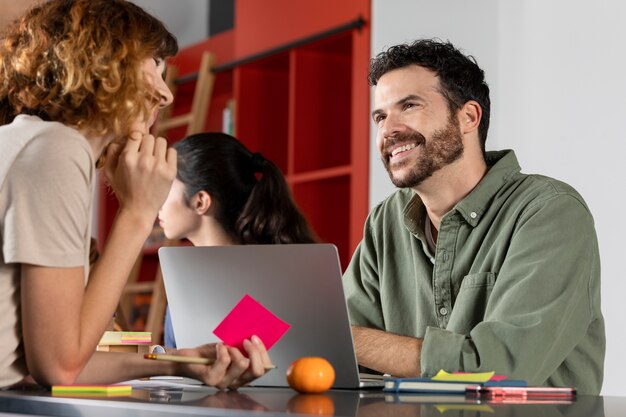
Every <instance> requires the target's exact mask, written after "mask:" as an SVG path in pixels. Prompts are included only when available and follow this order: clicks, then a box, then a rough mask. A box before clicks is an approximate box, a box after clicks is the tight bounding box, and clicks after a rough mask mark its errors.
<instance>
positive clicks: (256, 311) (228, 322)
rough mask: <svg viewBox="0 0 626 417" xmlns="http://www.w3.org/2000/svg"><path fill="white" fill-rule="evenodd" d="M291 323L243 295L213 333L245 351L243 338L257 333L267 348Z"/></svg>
mask: <svg viewBox="0 0 626 417" xmlns="http://www.w3.org/2000/svg"><path fill="white" fill-rule="evenodd" d="M290 327H291V325H290V324H289V323H286V322H284V321H282V320H281V319H279V318H278V317H276V315H275V314H274V313H272V312H271V311H269V310H268V309H267V308H265V307H264V306H263V305H262V304H261V303H259V302H258V301H257V300H255V299H254V298H252V297H251V296H249V295H248V294H246V295H244V296H243V298H242V299H241V300H239V302H238V303H237V305H235V307H233V309H232V310H231V311H230V313H228V314H227V315H226V317H224V320H222V322H221V323H220V324H218V325H217V327H216V328H215V330H213V334H214V335H215V336H217V337H219V338H220V339H221V340H222V341H223V342H224V343H226V344H227V345H229V346H234V347H236V348H238V349H239V350H241V352H243V353H245V350H244V348H243V341H244V339H250V337H252V336H253V335H257V336H258V337H259V338H260V339H261V340H262V341H263V344H264V345H265V348H266V349H267V350H269V349H270V348H271V347H272V346H273V345H274V343H276V342H278V341H279V340H280V338H281V337H283V335H284V334H285V333H286V332H287V330H289V328H290Z"/></svg>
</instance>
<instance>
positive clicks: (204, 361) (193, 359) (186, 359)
mask: <svg viewBox="0 0 626 417" xmlns="http://www.w3.org/2000/svg"><path fill="white" fill-rule="evenodd" d="M143 357H144V358H145V359H152V360H155V361H169V362H180V363H196V364H200V365H210V364H212V363H213V361H212V360H210V359H208V358H200V357H197V356H178V355H164V354H156V353H146V354H144V355H143ZM264 368H265V370H266V371H269V370H272V369H274V368H276V365H265V366H264Z"/></svg>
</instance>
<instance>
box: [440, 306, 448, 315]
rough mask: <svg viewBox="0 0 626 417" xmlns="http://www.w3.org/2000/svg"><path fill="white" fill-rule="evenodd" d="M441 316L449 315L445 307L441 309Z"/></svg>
mask: <svg viewBox="0 0 626 417" xmlns="http://www.w3.org/2000/svg"><path fill="white" fill-rule="evenodd" d="M439 314H441V315H442V316H445V315H446V314H448V309H447V308H445V307H441V308H440V309H439Z"/></svg>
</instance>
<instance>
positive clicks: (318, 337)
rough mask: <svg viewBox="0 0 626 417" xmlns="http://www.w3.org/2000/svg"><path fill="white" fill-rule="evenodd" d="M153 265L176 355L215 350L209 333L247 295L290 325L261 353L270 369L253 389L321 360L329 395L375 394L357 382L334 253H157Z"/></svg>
mask: <svg viewBox="0 0 626 417" xmlns="http://www.w3.org/2000/svg"><path fill="white" fill-rule="evenodd" d="M159 260H160V263H161V268H162V271H163V280H164V283H165V290H166V294H167V299H168V303H169V308H170V314H171V316H172V324H173V327H174V335H175V337H176V344H177V345H178V346H179V347H193V346H198V345H201V344H204V343H210V342H218V341H219V339H218V338H217V337H216V336H215V335H214V334H213V329H215V327H216V326H217V325H218V324H219V323H221V321H222V320H223V319H224V317H225V316H226V315H227V314H228V313H229V312H230V311H231V310H232V308H233V307H234V306H235V305H236V304H237V303H238V302H239V300H241V298H242V297H243V296H244V295H249V296H251V297H252V298H254V299H255V300H257V301H258V302H259V303H261V304H262V305H263V306H264V307H266V308H267V309H269V310H270V311H271V312H273V313H274V314H275V315H276V316H278V317H279V318H280V319H282V320H283V321H285V322H287V323H289V324H290V325H291V327H290V328H289V330H288V331H287V332H286V333H285V334H284V336H283V337H282V338H281V339H280V340H279V341H278V342H276V344H275V345H274V346H273V347H272V348H271V349H270V352H269V353H270V357H271V358H272V361H273V362H274V364H275V365H277V367H278V368H277V369H275V370H272V371H270V372H268V373H267V374H266V375H265V376H263V377H261V378H259V379H258V380H257V381H255V383H254V385H258V386H287V381H286V378H285V372H286V370H287V368H288V367H289V365H290V364H291V363H292V362H293V361H294V360H296V359H298V358H300V357H302V356H321V357H324V358H326V359H327V360H328V361H329V362H330V363H331V364H332V365H333V367H334V368H335V383H334V385H333V387H334V388H367V387H382V385H383V384H382V378H367V379H365V378H359V373H358V367H357V363H356V358H355V354H354V346H353V343H352V332H351V328H350V322H349V320H348V311H347V307H346V301H345V298H344V293H343V287H342V283H341V267H340V264H339V256H338V254H337V248H336V247H335V246H334V245H331V244H298V245H239V246H212V247H190V246H182V247H162V248H161V249H159Z"/></svg>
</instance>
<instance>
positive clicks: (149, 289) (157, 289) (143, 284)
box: [116, 240, 177, 344]
mask: <svg viewBox="0 0 626 417" xmlns="http://www.w3.org/2000/svg"><path fill="white" fill-rule="evenodd" d="M176 244H177V242H175V241H170V240H166V241H165V242H164V244H163V246H172V245H176ZM143 258H144V255H143V254H140V255H139V256H138V257H137V261H135V265H134V266H133V269H132V271H131V273H130V275H129V277H128V281H127V283H126V286H125V287H124V291H123V292H122V297H121V299H120V305H119V308H118V311H117V317H116V322H117V324H118V325H119V326H120V328H121V330H126V331H130V330H133V329H131V325H130V322H129V321H128V319H130V318H131V317H132V316H133V308H135V307H136V305H135V297H136V296H137V295H142V294H143V295H147V296H149V297H150V303H149V307H148V311H147V314H146V321H145V326H144V329H143V331H146V332H152V343H154V344H158V343H160V342H161V336H162V335H163V321H164V319H165V308H166V306H167V300H166V297H165V287H164V285H163V274H162V273H161V267H160V265H157V270H156V273H155V276H154V279H153V280H151V281H139V275H140V271H141V264H142V263H143Z"/></svg>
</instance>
